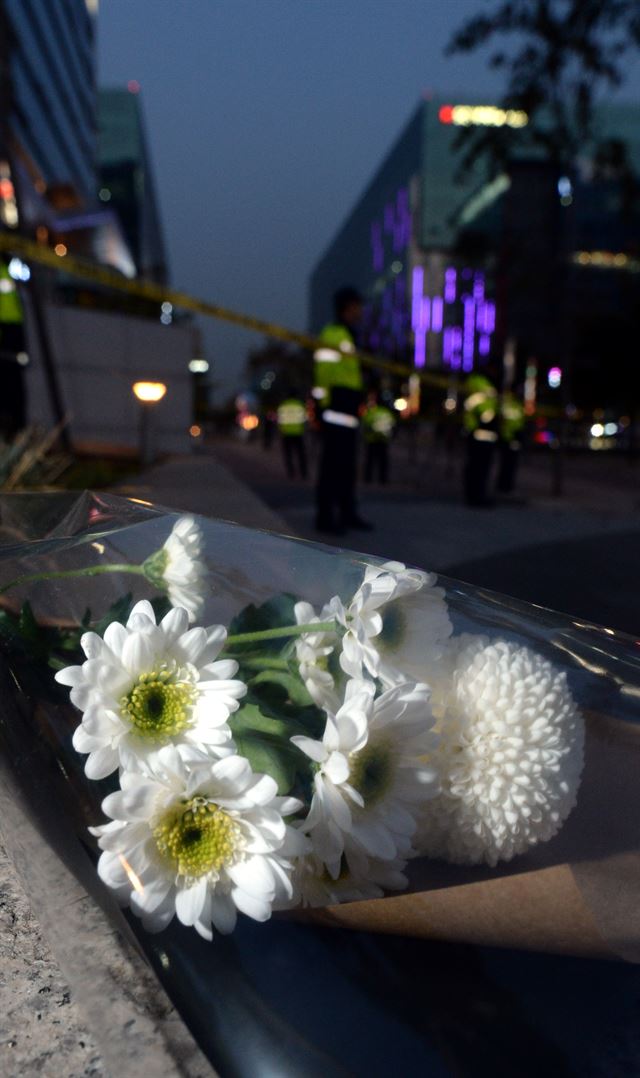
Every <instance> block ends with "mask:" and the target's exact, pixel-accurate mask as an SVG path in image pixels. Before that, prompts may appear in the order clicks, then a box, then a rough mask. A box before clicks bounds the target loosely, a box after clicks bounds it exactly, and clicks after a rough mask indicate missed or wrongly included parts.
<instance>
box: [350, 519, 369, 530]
mask: <svg viewBox="0 0 640 1078" xmlns="http://www.w3.org/2000/svg"><path fill="white" fill-rule="evenodd" d="M347 528H354V529H355V530H356V531H358V532H372V531H373V528H374V526H373V524H370V523H369V521H368V520H363V519H362V517H351V519H350V520H348V521H347Z"/></svg>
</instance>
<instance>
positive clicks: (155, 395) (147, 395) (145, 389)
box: [131, 382, 167, 404]
mask: <svg viewBox="0 0 640 1078" xmlns="http://www.w3.org/2000/svg"><path fill="white" fill-rule="evenodd" d="M131 388H132V389H133V392H134V393H135V395H136V397H137V398H138V400H139V401H142V402H143V403H145V404H155V403H156V402H157V401H161V400H162V398H163V397H164V395H165V393H166V392H167V387H166V385H165V384H164V382H134V383H133V386H132V387H131Z"/></svg>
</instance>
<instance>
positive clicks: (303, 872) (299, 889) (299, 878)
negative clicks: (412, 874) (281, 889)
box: [291, 849, 408, 907]
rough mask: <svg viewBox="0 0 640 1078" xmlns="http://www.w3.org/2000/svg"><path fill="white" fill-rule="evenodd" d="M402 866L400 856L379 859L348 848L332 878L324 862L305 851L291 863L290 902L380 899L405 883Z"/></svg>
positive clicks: (322, 903)
mask: <svg viewBox="0 0 640 1078" xmlns="http://www.w3.org/2000/svg"><path fill="white" fill-rule="evenodd" d="M405 867H406V860H404V859H403V858H400V857H398V858H394V859H393V860H391V861H380V860H379V859H376V858H373V857H366V856H365V855H364V854H363V853H362V852H361V851H360V850H355V849H350V850H349V852H348V853H347V854H345V855H344V856H343V858H342V860H341V862H340V871H339V873H338V878H337V879H335V880H334V879H333V878H332V876H331V875H330V874H329V872H328V871H327V868H326V865H325V864H324V863H323V862H322V861H321V860H320V859H319V858H318V857H316V856H315V855H314V854H308V855H307V856H306V857H300V858H299V859H298V860H297V861H296V863H295V868H294V873H293V897H292V900H291V905H296V906H298V905H301V906H311V907H319V906H333V905H337V904H338V903H340V902H358V901H362V900H364V899H368V898H382V897H383V895H384V893H385V891H402V890H404V888H405V887H406V886H407V882H408V881H407V877H406V876H405V875H404V869H405Z"/></svg>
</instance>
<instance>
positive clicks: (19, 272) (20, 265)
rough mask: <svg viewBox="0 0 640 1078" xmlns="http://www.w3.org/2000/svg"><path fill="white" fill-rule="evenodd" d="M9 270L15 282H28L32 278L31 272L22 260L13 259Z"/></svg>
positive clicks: (8, 267)
mask: <svg viewBox="0 0 640 1078" xmlns="http://www.w3.org/2000/svg"><path fill="white" fill-rule="evenodd" d="M7 269H8V270H9V274H10V275H11V277H13V279H14V281H28V280H29V278H30V277H31V270H30V269H29V267H28V265H27V263H26V262H23V261H22V259H21V258H12V259H11V261H10V262H9V265H8V266H7Z"/></svg>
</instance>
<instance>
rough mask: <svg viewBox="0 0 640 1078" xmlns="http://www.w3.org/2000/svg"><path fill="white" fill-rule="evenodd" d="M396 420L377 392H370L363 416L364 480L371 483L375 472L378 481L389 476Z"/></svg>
mask: <svg viewBox="0 0 640 1078" xmlns="http://www.w3.org/2000/svg"><path fill="white" fill-rule="evenodd" d="M395 424H396V421H395V417H394V415H393V412H392V411H391V409H390V408H386V407H385V405H384V404H380V403H379V401H378V395H377V393H373V392H372V393H370V394H369V399H368V402H367V410H366V412H365V413H364V415H363V417H362V433H363V437H364V443H365V446H366V454H365V465H364V481H365V483H371V481H372V480H373V478H374V473H375V474H377V477H378V482H380V483H386V482H387V479H388V476H389V444H390V442H391V437H392V435H393V428H394V427H395Z"/></svg>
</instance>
